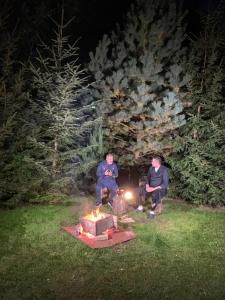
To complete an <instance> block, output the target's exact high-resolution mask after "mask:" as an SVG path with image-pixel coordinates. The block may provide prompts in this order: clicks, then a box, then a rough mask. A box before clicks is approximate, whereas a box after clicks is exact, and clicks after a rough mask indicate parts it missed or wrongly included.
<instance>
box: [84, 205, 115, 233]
mask: <svg viewBox="0 0 225 300" xmlns="http://www.w3.org/2000/svg"><path fill="white" fill-rule="evenodd" d="M80 224H81V226H82V231H83V232H85V233H90V234H92V235H94V236H97V235H101V234H102V233H103V232H104V231H106V230H108V229H110V228H113V227H114V219H113V216H112V215H109V214H106V213H102V212H100V211H99V209H96V210H94V211H92V212H91V213H90V214H89V215H86V216H84V217H81V218H80Z"/></svg>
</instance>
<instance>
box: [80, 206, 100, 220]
mask: <svg viewBox="0 0 225 300" xmlns="http://www.w3.org/2000/svg"><path fill="white" fill-rule="evenodd" d="M104 218H105V214H104V213H102V212H100V209H99V208H96V209H95V210H93V211H92V212H91V213H90V214H88V215H86V216H85V217H84V219H86V220H90V221H93V222H96V221H98V220H102V219H104Z"/></svg>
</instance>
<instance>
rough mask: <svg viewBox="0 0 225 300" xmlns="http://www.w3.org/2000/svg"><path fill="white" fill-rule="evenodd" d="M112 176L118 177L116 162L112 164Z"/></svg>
mask: <svg viewBox="0 0 225 300" xmlns="http://www.w3.org/2000/svg"><path fill="white" fill-rule="evenodd" d="M112 176H113V177H114V178H116V177H118V168H117V165H116V164H115V165H114V169H113V174H112Z"/></svg>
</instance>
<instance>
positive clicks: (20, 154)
mask: <svg viewBox="0 0 225 300" xmlns="http://www.w3.org/2000/svg"><path fill="white" fill-rule="evenodd" d="M142 2H143V3H142ZM147 2H148V3H151V4H152V5H153V8H154V9H156V3H159V5H164V4H163V3H164V1H163V0H162V1H159V2H157V1H153V0H152V1H141V0H139V1H137V3H139V4H140V3H142V4H145V3H147ZM132 3H136V1H131V0H130V1H129V0H123V1H118V0H115V1H103V0H90V1H88V0H82V1H79V0H76V1H75V0H74V1H73V0H65V1H53V0H48V1H36V0H32V1H28V0H23V1H16V0H12V1H0V5H1V12H0V155H1V161H0V200H1V201H2V202H3V203H10V201H11V203H12V204H13V205H14V204H18V203H20V202H21V201H30V199H34V198H38V199H41V197H42V196H41V195H46V193H50V194H55V193H57V194H59V193H60V194H61V193H62V194H65V193H66V194H71V193H74V192H76V191H78V190H79V189H80V188H83V189H84V190H87V187H88V186H89V185H90V182H91V183H94V182H95V176H94V170H95V166H96V164H97V162H98V161H99V160H100V159H102V158H103V155H104V153H105V152H107V151H114V152H115V153H116V154H117V157H116V159H119V158H120V163H121V167H122V168H123V170H121V171H123V172H121V174H125V175H124V176H125V177H126V174H127V173H126V170H128V165H132V168H130V167H129V170H130V172H129V176H128V177H129V178H131V177H132V176H133V177H137V173H138V176H139V175H140V174H139V173H141V171H140V170H144V171H145V170H146V168H147V166H148V164H149V162H150V156H151V155H152V154H156V153H157V154H160V155H161V156H163V157H164V159H165V161H166V162H167V163H169V167H170V174H171V193H172V195H173V196H175V195H179V196H181V197H182V198H184V199H186V200H188V201H190V202H195V203H198V204H210V205H223V204H224V201H225V200H224V199H225V197H224V196H225V190H224V186H225V185H224V178H225V176H224V167H225V164H224V155H223V153H224V144H225V143H224V142H225V138H224V125H225V124H224V119H225V116H224V6H223V1H203V0H201V1H200V0H199V1H194V0H193V1H184V2H183V8H182V13H183V14H184V18H183V19H182V20H181V19H180V20H179V22H178V19H177V21H176V22H177V23H176V22H175V23H176V24H175V23H174V24H175V25H174V26H175V27H176V26H178V27H177V28H179V26H180V29H181V30H180V32H183V39H180V48H179V51H178V48H177V51H176V55H177V59H175V56H174V55H173V54H172V52H169V51H168V54H166V55H168V56H167V60H168V61H170V62H171V60H172V59H174V61H173V70H176V68H177V67H179V68H180V67H181V64H182V74H184V75H185V76H186V75H187V78H189V80H187V81H183V78H181V77H182V76H181V77H180V78H179V80H178V78H177V79H176V80H177V82H176V84H175V81H173V83H172V79H171V78H172V77H173V76H172V75H170V76H169V77H168V70H169V68H171V67H172V66H169V64H168V63H166V64H164V65H163V72H164V73H165V74H167V75H166V76H167V77H165V78H167V79H166V80H167V81H168V78H170V79H169V81H170V83H169V85H168V86H167V87H166V84H165V82H166V80H164V83H163V85H161V84H160V80H158V79H157V80H158V87H156V86H154V88H153V86H151V84H150V81H151V80H152V78H151V77H145V79H144V80H145V83H147V84H146V85H145V87H144V86H143V85H142V88H143V90H145V92H146V93H149V88H150V89H151V93H152V94H154V97H156V96H155V95H159V94H160V93H159V90H160V89H161V91H164V93H165V94H163V93H161V94H160V95H161V97H162V98H163V97H165V96H168V95H170V96H168V98H165V100H163V101H164V102H163V101H162V102H161V103H163V104H161V108H160V109H161V110H162V111H164V113H165V112H166V110H165V107H166V105H167V106H168V107H169V111H170V113H171V111H175V108H174V107H173V108H172V106H171V107H170V106H169V105H168V103H169V102H168V101H167V100H166V99H172V98H169V97H172V96H171V95H172V94H166V93H167V92H168V93H169V92H170V93H171V92H174V93H175V94H174V95H176V97H179V101H181V102H182V108H181V106H180V104H179V105H178V107H177V112H178V113H179V114H182V116H184V122H180V123H179V126H174V127H173V126H172V123H171V124H169V123H168V124H163V126H164V127H163V126H162V127H161V128H160V126H159V127H158V128H157V130H158V131H157V135H154V134H153V135H152V140H153V144H154V143H155V144H156V142H158V141H160V142H161V141H162V140H163V142H164V146H163V147H161V146H159V145H158V146H157V147H158V148H157V147H153V146H152V144H150V143H149V142H147V140H145V144H144V146H143V147H142V142H143V140H142V139H140V141H141V142H140V143H139V144H138V143H137V142H136V138H134V137H133V136H132V137H129V134H128V132H127V131H126V130H125V131H121V130H120V129H118V126H112V125H110V124H112V123H110V120H113V118H114V119H115V120H117V117H118V116H117V113H118V112H119V113H121V110H120V109H119V110H118V107H121V104H123V101H124V99H125V98H126V97H125V98H124V94H117V92H118V91H117V88H115V84H114V83H115V82H116V81H117V80H118V78H119V77H117V76H120V74H119V72H118V71H119V68H117V67H116V68H117V70H116V68H115V61H116V59H117V60H120V59H121V55H123V52H120V51H119V50H118V41H119V40H120V42H121V41H122V40H123V38H124V37H125V36H126V33H125V32H126V30H127V28H129V26H128V25H129V22H128V20H130V22H131V23H132V22H133V21H132V18H135V15H136V13H137V16H138V15H139V16H141V14H140V10H141V8H140V7H139V8H138V6H137V7H136V11H135V14H133V16H132V14H131V15H130V16H131V17H130V19H129V18H128V19H127V17H126V15H127V12H128V11H130V5H131V4H132ZM180 4H181V1H179V0H177V1H176V5H177V6H176V7H179V6H180ZM157 5H158V4H157ZM142 6H143V5H142ZM62 7H64V16H65V18H64V21H65V23H64V24H66V23H67V22H68V20H71V18H72V20H71V22H70V24H67V25H68V26H66V27H65V28H63V32H64V35H63V36H61V42H60V40H59V39H57V34H56V33H57V32H58V33H59V31H58V30H59V29H60V28H59V27H57V26H58V25H59V24H60V22H61V15H62ZM185 11H187V12H186V13H185ZM158 13H159V12H157V14H158ZM173 13H174V12H173ZM173 13H172V15H171V16H172V18H173V17H174V15H173ZM141 18H142V17H140V20H139V21H137V24H139V25H138V26H139V27H138V26H137V32H138V30H140V28H141V26H142V25H141V24H142V23H141V20H142V21H143V19H141ZM162 19H163V18H162ZM175 19H176V18H174V20H175ZM53 20H55V21H53ZM133 20H134V19H133ZM138 22H139V23H138ZM116 23H119V24H120V29H116V28H118V27H116ZM134 24H135V22H134ZM155 24H156V22H153V25H155ZM162 25H163V23H161V25H160V22H159V23H158V24H157V25H155V26H156V28H157V30H159V31H160V30H161V28H162V36H164V34H165V33H166V32H164V31H163V30H164V29H163V26H162ZM160 26H161V27H160ZM112 30H114V33H112ZM115 33H116V34H117V38H116V35H115ZM104 34H107V35H108V37H110V39H111V46H110V47H109V50H108V51H109V52H108V54H107V55H106V56H105V65H104V67H105V69H104V70H103V74H104V76H103V78H102V79H101V80H102V82H101V83H100V82H99V81H98V78H97V77H98V76H97V77H96V74H97V72H98V71H99V68H100V65H101V63H100V61H98V60H96V64H95V68H93V67H92V68H90V63H93V61H92V62H91V59H90V57H89V52H92V53H96V51H98V48H97V46H98V45H99V43H102V45H103V48H102V50H101V51H104V49H106V48H107V47H106V39H105V38H104V37H103V35H104ZM177 38H178V37H177V36H176V37H175V36H173V38H171V42H172V41H173V42H175V41H176V39H177ZM75 41H77V42H76V47H78V49H77V50H76V51H77V52H76V60H75V63H74V65H73V66H74V67H75V69H76V70H79V72H78V74H77V75H78V77H79V81H80V82H81V83H82V84H80V86H79V89H77V88H74V87H73V88H72V89H71V92H72V94H73V95H74V96H71V95H72V94H70V100H73V101H72V102H73V105H72V107H73V109H76V112H78V111H79V118H81V119H82V120H83V121H82V122H81V119H79V121H78V123H79V124H80V125H79V126H80V127H82V128H84V127H85V128H88V130H87V131H86V130H84V131H82V133H81V132H80V135H79V134H77V133H76V134H75V135H74V137H73V138H72V136H70V137H69V136H66V134H68V130H67V129H68V128H67V126H66V125H65V124H64V123H63V122H62V123H61V124H60V122H59V120H57V122H58V123H57V124H58V125H57V126H59V127H60V128H61V129H62V131H61V135H62V136H63V137H64V138H63V139H62V140H64V142H65V141H66V143H65V144H64V145H62V148H57V151H58V149H61V150H62V153H64V154H65V153H67V156H66V155H64V156H62V155H61V154H62V153H61V154H60V153H57V155H59V156H60V155H61V156H60V161H61V162H64V163H65V164H64V163H63V166H62V168H61V170H63V172H62V173H61V175H60V174H59V173H57V176H56V177H57V180H60V182H61V183H63V182H64V180H63V179H64V178H67V179H69V180H66V181H65V182H64V184H60V185H58V186H57V185H53V182H56V181H55V179H54V178H53V177H54V176H53V175H52V172H49V165H48V164H50V165H51V164H52V163H53V161H54V159H52V158H51V159H50V160H48V159H47V156H48V157H49V153H50V152H51V151H50V152H48V155H47V156H46V153H47V152H45V151H46V149H45V150H44V147H42V150H41V151H40V146H41V145H42V146H44V145H45V146H46V145H47V144H48V145H51V140H54V138H53V135H45V134H44V135H43V134H42V136H41V138H40V132H42V133H43V131H44V132H45V133H46V132H48V130H49V128H53V127H54V126H53V127H51V126H49V124H47V123H48V122H47V123H46V124H45V122H43V120H44V119H43V116H44V115H45V113H46V111H47V110H46V109H48V113H49V112H50V110H51V109H50V108H51V105H53V104H52V103H53V102H54V101H55V98H54V97H53V98H51V97H52V93H51V92H50V91H51V90H52V91H55V90H58V92H59V93H58V95H61V91H62V90H63V88H64V87H61V89H60V88H59V84H58V83H57V80H56V79H55V78H56V77H57V76H58V75H57V76H56V74H60V72H61V71H62V69H61V67H60V68H58V70H57V72H56V69H54V72H55V73H54V72H53V73H51V76H52V77H51V82H48V89H47V91H46V89H45V88H46V86H47V85H46V86H45V84H44V81H43V78H46V77H45V76H44V74H45V73H44V72H46V70H44V68H45V67H44V66H45V63H44V64H43V62H44V61H45V60H46V62H47V61H48V62H49V60H51V56H50V54H47V52H48V51H47V50H50V51H51V49H52V48H51V47H53V45H57V43H59V44H60V43H61V44H64V46H65V51H72V48H70V45H73V44H74V42H75ZM149 41H151V40H149ZM149 41H148V42H149ZM136 42H137V43H138V42H139V41H136ZM136 42H135V43H136ZM104 43H105V44H104ZM40 44H42V45H44V48H45V50H46V51H44V52H45V54H43V57H42V58H43V59H40V56H39V54H40V51H41V47H40ZM149 44H150V42H149ZM146 45H147V44H146ZM164 46H165V45H163V44H162V45H161V46H160V47H161V48H160V49H161V50H162V51H161V54H158V58H157V59H158V60H157V63H158V65H159V64H160V63H161V62H162V61H163V59H162V53H163V51H164V52H167V51H166V48H163V47H164ZM125 48H127V49H129V47H128V44H125ZM66 49H67V50H66ZM113 49H114V50H113ZM115 49H116V50H115ZM130 49H131V48H130ZM140 49H141V48H139V50H138V51H141V52H142V54H143V53H148V54H149V53H153V57H154V59H155V56H154V55H155V53H156V52H154V51H152V49H151V47H150V48H149V49H150V50H149V52H145V49H144V48H143V49H144V50H143V49H142V50H140ZM174 49H175V48H174ZM113 51H114V53H113ZM129 51H130V50H129ZM129 51H128V52H127V54H126V55H127V57H129V59H130V62H131V61H132V58H133V56H134V55H137V57H138V56H140V55H139V54H140V53H141V52H140V53H139V54H137V52H136V54H134V53H135V51H133V52H132V51H130V52H129ZM151 51H152V52H151ZM182 51H183V52H182ZM184 52H185V55H183V54H182V53H184ZM68 53H69V52H67V54H68ZM115 53H116V54H115ZM159 53H160V52H159ZM179 53H181V55H180V54H179ZM99 54H100V57H102V55H101V52H99ZM178 57H179V59H178ZM38 60H39V61H38ZM56 60H57V59H56ZM53 61H54V59H53V60H52V63H53ZM128 61H129V60H128ZM37 62H38V63H37ZM41 63H42V67H43V68H41V67H40V65H41ZM57 64H58V61H57ZM71 64H72V60H71V58H69V56H68V57H67V59H66V60H65V61H64V63H63V65H62V67H63V68H64V70H67V71H68V70H71V69H70V68H71ZM110 64H112V65H113V64H114V66H113V68H111V69H110V68H108V69H107V65H110ZM141 64H143V65H142V67H143V68H145V72H148V68H149V67H148V66H147V64H145V63H143V61H142V62H141V63H140V61H139V62H138V63H137V65H138V67H140V66H141ZM176 64H177V65H176ZM31 65H33V66H34V65H35V68H36V69H35V70H36V73H35V75H34V72H32V68H31ZM38 65H39V67H38ZM53 66H54V63H53ZM156 66H157V64H155V67H156ZM142 67H141V68H140V69H143V68H142ZM120 68H121V70H122V69H123V72H124V74H125V76H124V78H125V77H126V76H127V70H128V68H127V66H125V65H123V64H121V65H120ZM130 70H132V68H131V65H130ZM33 71H34V69H33ZM115 71H117V72H118V73H115ZM65 72H66V71H65ZM132 72H133V71H132ZM175 73H176V72H175ZM61 74H62V73H61ZM64 74H65V73H64ZM171 74H172V73H171ZM180 74H181V73H180ZM109 75H110V76H112V78H113V79H112V78H111V79H110V76H109ZM183 77H184V76H183ZM41 78H42V79H41ZM48 78H50V77H48ZM139 79H140V76H137V77H136V79H135V80H136V81H135V80H134V81H132V83H131V82H129V80H128V82H129V89H130V90H129V94H130V95H133V96H134V94H132V93H134V92H135V93H136V96H137V97H136V98H137V103H138V104H139V105H140V104H141V102H138V101H139V96H140V95H139V94H138V93H137V91H140V89H139V87H140V86H139V83H138V81H139ZM41 80H42V82H41ZM179 81H180V82H182V85H181V84H178V82H179ZM109 82H111V83H112V82H114V83H113V84H112V86H114V91H113V90H112V89H111V92H113V93H114V96H116V102H117V108H116V109H115V107H114V106H113V105H112V103H111V104H110V105H109V111H108V112H107V113H108V115H107V114H106V113H105V111H104V109H102V108H103V107H104V99H105V98H106V97H105V96H106V93H105V92H104V93H102V91H103V90H104V88H105V86H107V84H108V83H109ZM99 84H100V85H99ZM124 84H125V82H124ZM97 85H99V86H98V87H97ZM103 86H104V88H103ZM162 86H163V88H162ZM96 87H97V90H98V92H99V91H101V92H100V93H99V94H98V95H97V96H96ZM167 89H168V91H167ZM78 90H79V93H78ZM118 90H120V89H118ZM121 91H122V92H126V93H127V90H126V84H125V85H124V86H123V87H122V89H121V90H120V92H121ZM107 95H109V94H107ZM174 95H173V96H174ZM111 96H112V95H111ZM111 96H110V97H111ZM71 97H72V98H73V99H72V98H71ZM107 97H108V96H107ZM129 97H130V96H129ZM129 97H128V98H129ZM154 97H153V98H154ZM157 97H158V96H157ZM174 97H175V96H174ZM40 99H41V101H42V104H43V105H39V104H40V102H39V101H40ZM49 99H53V102H51V101H50V100H49ZM58 99H61V100H62V99H63V101H65V100H66V99H67V98H66V96H65V94H64V97H62V98H60V97H58ZM126 99H127V98H126ZM61 100H60V101H61ZM111 100H112V99H111ZM114 100H115V98H114ZM114 100H113V103H114V104H115V101H114ZM49 101H50V102H51V105H50V102H49ZM60 101H59V102H58V104H57V105H58V108H57V109H59V108H60V105H61V104H60V103H61V102H60ZM66 101H67V100H66ZM157 101H159V98H157ZM38 103H39V104H38ZM177 103H178V102H177ZM55 104H56V102H54V105H55ZM49 105H50V106H49ZM57 105H56V106H55V108H56V107H57ZM101 105H103V106H101ZM153 106H154V105H153ZM64 107H65V106H64ZM43 108H45V112H44V111H43ZM67 108H68V106H67ZM127 108H129V109H127ZM127 108H126V109H123V113H124V120H129V119H131V115H132V116H133V119H132V121H135V122H136V121H137V120H143V119H146V115H147V117H149V116H150V115H152V114H153V111H154V110H153V109H152V108H150V110H149V113H148V109H149V108H148V107H147V110H146V109H145V110H143V111H140V112H139V115H138V117H137V111H136V108H135V107H132V105H130V104H129V103H128V107H127ZM81 111H82V112H81ZM155 111H156V110H155ZM51 113H52V112H51ZM65 116H67V115H66V113H65ZM106 117H107V118H106ZM110 118H111V119H110ZM53 119H54V118H53ZM65 120H66V118H65ZM67 120H68V119H67ZM106 120H107V121H106ZM115 120H114V121H115ZM167 121H168V120H167ZM69 122H70V121H69ZM83 122H84V123H83ZM44 124H45V125H44ZM83 124H86V125H83ZM124 124H125V125H129V124H128V123H127V121H126V122H125V123H124ZM146 124H147V123H146ZM177 124H178V123H177ZM53 125H54V124H53ZM181 125H182V126H181ZM63 126H64V127H63ZM138 126H139V125H138ZM146 126H148V125H146ZM139 127H140V128H139V133H138V134H139V135H141V134H142V128H141V126H139ZM54 128H55V127H54ZM162 128H164V129H165V128H167V129H168V128H169V130H164V131H162ZM147 129H148V130H149V132H150V134H151V133H152V130H151V126H149V127H148V128H147ZM84 132H86V133H85V134H84ZM70 133H71V132H70ZM50 136H51V138H50ZM107 136H108V137H109V136H110V137H115V136H117V138H120V139H121V140H122V141H125V144H126V145H125V144H124V145H122V144H119V143H114V139H113V138H112V139H111V140H109V139H108V140H107ZM162 137H163V139H162ZM71 138H72V139H73V142H72V140H71ZM34 140H35V141H38V147H37V144H36V146H35V147H34ZM69 140H70V142H68V141H69ZM31 141H33V142H32V143H31ZM165 141H166V142H165ZM168 141H169V144H170V145H169V151H168V147H167V146H168ZM165 143H166V146H165ZM53 144H54V143H53ZM53 144H52V145H53ZM68 145H69V146H68ZM68 147H69V148H68ZM70 147H71V148H70ZM142 148H143V149H144V151H143V153H142V154H141V155H142V156H140V153H141V151H140V149H141V150H142ZM52 149H53V148H52ZM128 150H129V151H128ZM70 151H72V152H73V153H76V156H73V158H72V157H71V156H68V154H69V153H72V152H70ZM53 152H54V151H53ZM41 153H42V154H41ZM132 153H133V154H132ZM130 154H131V155H130ZM140 157H141V159H140ZM123 158H126V159H123ZM47 170H48V171H47ZM137 170H138V171H140V172H137ZM129 180H130V179H129ZM53 186H54V187H53ZM172 187H174V188H172ZM7 205H8V204H7Z"/></svg>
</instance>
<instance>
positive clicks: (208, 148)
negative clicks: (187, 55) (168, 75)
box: [170, 10, 225, 206]
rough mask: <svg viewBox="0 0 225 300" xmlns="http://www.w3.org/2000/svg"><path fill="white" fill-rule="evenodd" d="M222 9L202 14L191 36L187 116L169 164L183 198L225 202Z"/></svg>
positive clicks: (214, 203) (224, 76) (204, 202)
mask: <svg viewBox="0 0 225 300" xmlns="http://www.w3.org/2000/svg"><path fill="white" fill-rule="evenodd" d="M223 20H224V19H223V15H221V10H216V11H215V12H214V13H212V14H210V15H207V16H205V17H203V19H202V25H203V31H202V32H201V34H200V37H199V38H192V45H193V49H195V51H194V52H193V56H192V57H191V61H190V66H189V68H190V74H191V78H192V79H191V81H190V85H189V86H188V90H189V97H190V98H191V99H192V101H193V105H192V108H191V109H190V111H189V119H188V121H187V124H186V125H185V126H184V128H183V129H182V134H181V136H180V137H179V139H178V140H177V141H176V143H177V151H178V154H177V156H175V157H173V158H172V159H171V161H170V162H171V166H172V168H173V169H174V173H175V174H176V176H175V178H176V179H177V180H178V182H179V189H178V191H179V194H180V196H181V197H183V198H184V199H187V200H188V201H191V202H194V203H198V204H210V205H212V206H215V205H221V204H223V205H224V204H225V200H224V199H225V156H224V151H225V102H224V87H225V85H224V82H225V65H224V51H223V45H224V37H225V36H224V32H223V31H221V28H223V26H224V21H223Z"/></svg>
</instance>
